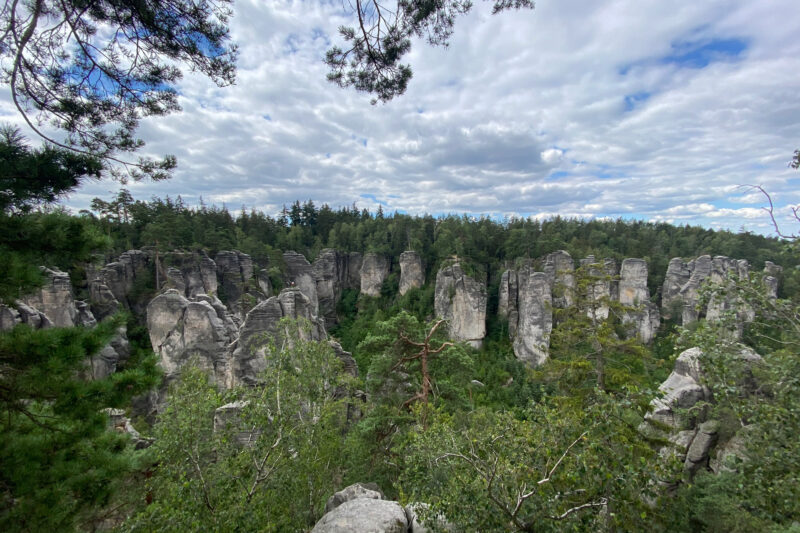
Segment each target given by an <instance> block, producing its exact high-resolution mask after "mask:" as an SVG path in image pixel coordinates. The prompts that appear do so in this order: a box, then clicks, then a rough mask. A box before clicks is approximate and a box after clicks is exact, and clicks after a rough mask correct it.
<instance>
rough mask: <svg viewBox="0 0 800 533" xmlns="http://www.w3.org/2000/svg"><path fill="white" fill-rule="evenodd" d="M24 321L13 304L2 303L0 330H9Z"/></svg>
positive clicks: (0, 308)
mask: <svg viewBox="0 0 800 533" xmlns="http://www.w3.org/2000/svg"><path fill="white" fill-rule="evenodd" d="M20 322H22V319H21V318H20V316H19V311H17V310H16V309H14V308H13V307H11V306H8V305H5V304H0V331H7V330H9V329H11V328H13V327H14V326H16V325H17V324H19V323H20Z"/></svg>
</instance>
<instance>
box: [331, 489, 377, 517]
mask: <svg viewBox="0 0 800 533" xmlns="http://www.w3.org/2000/svg"><path fill="white" fill-rule="evenodd" d="M358 498H366V499H371V500H382V499H383V493H382V492H381V490H380V488H378V485H376V484H375V483H354V484H353V485H350V486H349V487H345V488H343V489H342V490H340V491H339V492H334V493H333V496H331V497H330V498H328V501H327V502H325V512H326V513H329V512H331V511H333V510H334V509H336V508H337V507H339V506H340V505H342V504H343V503H346V502H349V501H352V500H355V499H358Z"/></svg>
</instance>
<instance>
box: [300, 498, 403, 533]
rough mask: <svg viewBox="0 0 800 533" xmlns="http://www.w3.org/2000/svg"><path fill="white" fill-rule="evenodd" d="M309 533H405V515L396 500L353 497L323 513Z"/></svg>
mask: <svg viewBox="0 0 800 533" xmlns="http://www.w3.org/2000/svg"><path fill="white" fill-rule="evenodd" d="M311 531H312V533H407V531H408V517H407V516H406V512H405V510H404V509H403V507H401V506H400V504H399V503H397V502H393V501H386V500H375V499H371V498H356V499H355V500H350V501H348V502H345V503H343V504H341V505H339V506H338V507H336V508H335V509H334V510H333V511H331V512H329V513H326V514H325V515H324V516H323V517H322V518H320V520H319V522H317V524H316V525H315V526H314V529H312V530H311Z"/></svg>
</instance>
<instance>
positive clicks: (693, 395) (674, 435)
mask: <svg viewBox="0 0 800 533" xmlns="http://www.w3.org/2000/svg"><path fill="white" fill-rule="evenodd" d="M734 350H736V352H735V353H734V356H735V357H736V358H738V359H740V360H742V361H743V362H744V363H745V364H746V365H747V366H751V365H754V364H758V363H759V362H760V361H761V360H762V359H761V356H759V355H758V354H757V353H755V352H754V351H753V350H751V349H750V348H747V347H745V346H742V345H738V348H734ZM702 357H703V353H702V352H701V351H700V349H699V348H690V349H688V350H685V351H684V352H682V353H681V354H680V355H679V356H678V359H677V360H676V361H675V368H674V369H673V371H672V373H671V374H670V375H669V377H668V378H667V379H666V381H664V383H662V384H661V386H660V387H659V390H660V391H661V392H662V393H663V396H662V397H661V398H656V399H654V400H653V401H652V402H651V403H650V409H649V411H648V413H647V414H646V415H645V423H644V424H643V425H642V427H641V429H642V431H643V432H645V433H655V434H657V435H661V436H666V437H667V439H668V440H669V441H670V442H671V444H670V445H668V446H665V447H664V448H662V449H661V450H660V452H659V453H660V455H661V456H662V457H665V458H666V457H670V456H677V458H678V459H679V460H680V461H682V462H683V463H684V471H685V472H687V473H688V474H689V476H693V475H694V474H695V473H696V472H698V471H699V470H700V469H703V468H709V467H711V468H715V465H714V463H713V461H711V462H710V457H712V449H713V447H714V445H715V444H716V442H717V436H718V431H719V423H718V422H717V421H714V420H706V417H707V413H708V409H707V404H706V402H711V401H713V398H712V395H711V392H710V390H709V389H708V388H707V387H706V386H705V385H703V370H702V365H701V360H702ZM751 385H752V384H750V383H748V378H745V380H744V381H743V382H742V383H741V384H740V386H741V387H742V391H743V392H745V391H747V390H748V387H750V386H751ZM665 427H666V428H667V431H668V433H667V434H666V435H664V433H663V431H664V428H665ZM736 445H737V444H736V442H734V443H733V444H732V445H731V446H732V447H735V446H736ZM716 467H717V468H720V467H721V466H720V464H719V463H717V465H716Z"/></svg>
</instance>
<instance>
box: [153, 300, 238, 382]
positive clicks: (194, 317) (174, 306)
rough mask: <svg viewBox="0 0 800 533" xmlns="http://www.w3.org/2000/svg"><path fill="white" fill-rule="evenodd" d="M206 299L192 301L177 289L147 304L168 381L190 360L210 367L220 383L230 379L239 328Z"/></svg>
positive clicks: (154, 342) (155, 345) (207, 367)
mask: <svg viewBox="0 0 800 533" xmlns="http://www.w3.org/2000/svg"><path fill="white" fill-rule="evenodd" d="M219 309H220V306H218V307H217V308H216V309H215V307H214V306H213V305H212V304H211V303H210V302H209V301H206V300H205V299H194V300H189V299H187V298H186V297H185V296H183V295H182V294H181V293H179V292H178V291H177V290H175V289H168V290H166V291H165V292H163V293H162V294H159V295H158V296H156V297H155V298H153V300H152V301H151V302H150V304H149V305H148V306H147V329H148V332H149V333H150V342H151V344H152V346H153V351H155V352H156V354H158V356H159V358H160V364H161V367H162V369H163V370H164V374H165V379H166V381H167V382H169V381H170V380H172V379H174V378H175V377H177V376H178V375H179V374H180V370H181V368H182V367H183V366H184V365H185V364H186V363H187V362H189V361H190V360H192V359H193V360H194V362H195V363H196V364H197V365H198V366H199V367H201V368H203V369H205V370H207V371H208V372H209V374H210V375H211V376H212V377H213V378H214V380H215V382H216V383H217V384H219V385H220V386H223V387H224V386H227V385H228V384H229V382H230V378H231V374H230V364H229V359H228V345H229V344H230V343H231V341H232V340H233V337H234V335H235V331H234V330H233V328H232V327H231V323H230V317H228V316H226V315H225V314H222V315H220V312H219Z"/></svg>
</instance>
